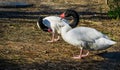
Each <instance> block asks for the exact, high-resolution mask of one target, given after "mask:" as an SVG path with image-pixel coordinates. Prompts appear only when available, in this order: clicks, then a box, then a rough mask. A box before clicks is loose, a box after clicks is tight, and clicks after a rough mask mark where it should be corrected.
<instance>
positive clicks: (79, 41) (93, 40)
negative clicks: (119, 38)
mask: <svg viewBox="0 0 120 70" xmlns="http://www.w3.org/2000/svg"><path fill="white" fill-rule="evenodd" d="M61 35H62V38H63V39H64V40H65V41H66V42H68V43H69V44H72V45H74V46H78V47H83V48H85V49H88V50H102V49H106V48H108V47H110V46H111V45H113V44H115V43H116V42H114V41H112V40H110V39H109V38H108V37H107V36H106V35H104V34H102V33H101V32H99V31H97V30H96V29H93V28H89V27H76V28H73V29H72V28H71V27H70V26H69V25H65V26H63V27H62V28H61Z"/></svg>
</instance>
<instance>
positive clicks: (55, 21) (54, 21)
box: [37, 16, 69, 42]
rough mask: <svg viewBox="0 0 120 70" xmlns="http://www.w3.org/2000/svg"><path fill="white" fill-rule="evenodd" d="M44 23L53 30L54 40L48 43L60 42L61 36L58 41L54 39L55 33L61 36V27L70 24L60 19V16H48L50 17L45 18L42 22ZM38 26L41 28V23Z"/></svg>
mask: <svg viewBox="0 0 120 70" xmlns="http://www.w3.org/2000/svg"><path fill="white" fill-rule="evenodd" d="M42 23H43V24H44V25H45V26H46V27H48V28H49V29H51V30H52V31H51V32H52V40H51V41H48V42H54V41H57V40H59V38H60V37H59V36H58V38H57V39H54V37H55V33H56V32H57V33H58V34H60V31H61V29H60V27H61V26H63V25H65V24H69V22H68V21H67V20H65V19H63V18H61V17H58V16H48V17H45V18H44V19H43V21H42ZM37 26H38V27H39V28H40V26H39V22H37Z"/></svg>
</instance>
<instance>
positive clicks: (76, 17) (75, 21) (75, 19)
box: [60, 9, 79, 28]
mask: <svg viewBox="0 0 120 70" xmlns="http://www.w3.org/2000/svg"><path fill="white" fill-rule="evenodd" d="M60 17H61V18H66V17H72V18H73V22H72V23H71V24H70V26H71V27H72V28H74V27H76V26H77V25H78V22H79V15H78V13H77V12H76V11H75V10H71V9H67V10H66V11H65V12H64V13H62V14H61V15H60Z"/></svg>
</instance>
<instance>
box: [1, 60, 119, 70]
mask: <svg viewBox="0 0 120 70" xmlns="http://www.w3.org/2000/svg"><path fill="white" fill-rule="evenodd" d="M119 63H120V61H112V60H104V61H96V60H89V61H88V60H87V61H85V60H84V61H82V60H81V61H65V60H58V61H46V62H43V63H37V62H35V63H32V64H16V63H14V62H13V61H12V60H6V59H0V69H1V70H16V69H17V70H88V69H89V70H119V69H120V64H119Z"/></svg>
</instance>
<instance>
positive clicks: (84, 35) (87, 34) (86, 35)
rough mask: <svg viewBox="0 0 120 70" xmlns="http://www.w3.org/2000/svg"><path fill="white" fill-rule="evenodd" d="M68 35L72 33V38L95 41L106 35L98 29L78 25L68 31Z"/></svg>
mask: <svg viewBox="0 0 120 70" xmlns="http://www.w3.org/2000/svg"><path fill="white" fill-rule="evenodd" d="M68 35H71V37H72V38H75V39H77V40H82V41H86V42H87V41H89V42H94V41H95V40H96V39H98V38H100V37H104V34H102V33H101V32H99V31H97V30H96V29H93V28H89V27H77V28H74V29H72V30H70V31H69V32H68Z"/></svg>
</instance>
